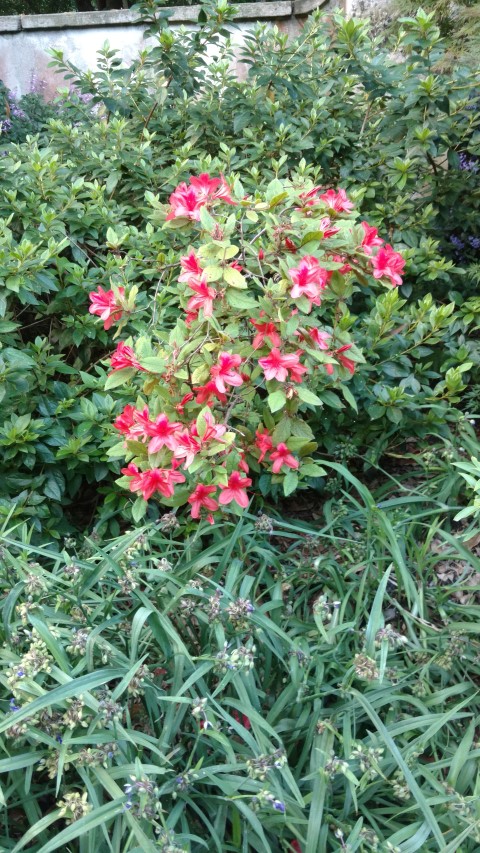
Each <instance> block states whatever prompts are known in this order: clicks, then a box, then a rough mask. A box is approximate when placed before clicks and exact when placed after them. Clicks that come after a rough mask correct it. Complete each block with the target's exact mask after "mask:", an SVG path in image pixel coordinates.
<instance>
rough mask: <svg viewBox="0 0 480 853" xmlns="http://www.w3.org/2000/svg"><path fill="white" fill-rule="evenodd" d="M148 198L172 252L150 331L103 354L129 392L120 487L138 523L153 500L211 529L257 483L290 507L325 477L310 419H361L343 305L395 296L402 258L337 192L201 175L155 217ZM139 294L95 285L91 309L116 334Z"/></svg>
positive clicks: (109, 385) (354, 354) (116, 451)
mask: <svg viewBox="0 0 480 853" xmlns="http://www.w3.org/2000/svg"><path fill="white" fill-rule="evenodd" d="M151 201H152V204H153V205H154V206H155V208H156V209H157V211H158V212H160V213H164V217H165V223H164V226H163V227H164V228H166V229H170V230H171V229H173V230H174V233H175V235H176V236H177V243H178V245H179V248H178V250H176V261H173V262H172V263H169V264H168V279H167V280H166V281H165V284H164V290H163V295H162V303H161V307H160V309H159V310H158V312H157V313H156V318H155V320H154V321H153V322H148V320H149V318H148V317H146V318H145V319H146V321H147V322H146V324H145V330H144V331H143V333H142V334H141V335H140V336H139V337H136V339H135V340H134V341H133V340H132V339H129V340H127V341H121V342H119V343H118V344H117V347H116V350H115V351H114V353H113V354H112V356H111V358H110V367H111V372H110V374H109V376H108V379H107V382H106V389H107V390H109V391H110V390H112V389H114V388H118V387H120V386H121V385H124V384H125V383H129V385H130V387H131V396H132V402H131V403H128V404H127V405H126V406H125V408H124V410H123V411H122V412H121V414H120V415H119V416H118V417H117V418H116V420H115V423H114V426H115V429H116V430H117V431H118V432H119V433H120V434H121V435H122V441H121V442H120V443H119V444H117V445H115V446H114V447H113V448H112V449H111V450H110V451H109V453H110V455H111V456H114V457H116V456H123V455H126V456H127V458H128V460H129V461H128V465H127V466H126V467H124V468H123V469H122V474H123V477H122V479H121V480H120V481H119V482H120V484H121V485H124V486H126V487H128V488H129V490H130V491H131V492H133V493H134V494H136V495H138V499H137V501H136V504H135V506H134V509H133V514H134V518H135V519H137V520H138V519H139V518H140V517H141V516H142V515H143V514H144V512H145V510H146V506H147V505H146V501H148V499H149V498H151V497H152V496H155V497H156V498H158V499H159V500H160V502H161V503H163V504H165V505H167V506H169V507H178V506H181V505H183V504H189V508H190V514H191V516H192V518H194V519H198V518H200V517H201V515H203V514H204V513H206V514H207V518H208V520H209V521H211V522H213V513H215V512H216V511H218V510H219V509H223V508H225V507H228V508H229V509H234V510H235V511H238V510H242V509H245V508H246V507H247V506H248V503H249V496H250V494H251V492H250V487H251V486H253V485H254V480H255V487H257V488H258V486H260V489H261V491H262V492H263V493H264V494H266V493H269V492H270V490H271V489H270V486H271V485H272V486H275V485H277V484H281V486H282V490H283V494H284V495H287V496H288V495H290V494H291V493H292V492H294V491H295V490H296V488H297V487H299V486H300V487H302V486H305V485H308V483H309V481H310V480H311V479H312V478H318V477H319V476H321V475H323V474H324V473H325V471H324V469H322V468H321V467H320V466H319V465H318V464H317V463H316V462H315V459H314V456H313V455H312V454H314V453H315V450H316V449H317V446H318V441H317V437H316V435H315V434H314V432H313V431H312V429H311V427H310V424H309V421H310V419H311V417H312V412H315V411H316V410H319V409H320V410H321V408H322V407H323V406H324V405H325V404H326V403H328V402H330V403H331V401H332V399H333V400H334V401H335V400H336V399H337V398H338V399H340V400H345V401H346V403H347V404H348V405H349V406H350V407H351V408H352V409H353V410H356V409H357V403H356V400H355V398H354V396H353V395H352V393H351V391H350V390H349V387H348V380H349V379H350V378H351V376H352V375H353V374H354V373H355V371H356V370H357V369H360V370H361V368H362V362H364V358H363V355H362V353H361V351H360V350H359V348H358V347H357V345H356V342H355V339H354V337H353V336H352V334H351V333H350V330H349V324H348V322H345V318H348V307H347V306H348V303H349V302H351V300H352V297H354V296H355V295H356V294H357V293H361V291H362V289H371V288H375V289H379V290H381V289H382V288H392V287H397V286H398V285H401V283H402V273H403V270H404V267H405V261H404V259H403V258H402V256H401V255H400V254H399V253H398V252H396V251H395V250H394V249H393V248H392V246H390V245H389V244H385V242H384V240H383V238H382V237H381V236H379V234H378V232H377V229H376V228H373V227H371V226H369V225H368V223H367V222H365V221H362V222H358V218H357V214H356V213H355V212H354V204H353V202H352V201H351V200H350V199H349V198H348V196H347V194H346V192H345V190H343V189H339V190H334V189H328V190H326V189H325V188H322V187H318V186H314V187H309V186H307V185H305V184H304V183H298V184H296V183H295V182H290V181H283V182H282V181H278V180H274V181H272V182H271V183H270V184H269V185H268V187H267V189H266V192H265V193H257V194H256V195H251V196H248V195H245V193H244V189H243V187H242V185H241V183H240V181H238V180H237V181H236V182H235V184H234V185H233V188H232V187H230V185H229V184H228V183H227V181H226V180H225V178H224V177H218V178H215V177H210V176H209V175H208V174H206V173H204V174H201V175H200V176H193V177H191V178H190V181H189V183H188V184H186V183H185V182H183V183H181V184H180V185H179V186H178V187H177V189H176V190H175V191H174V192H173V193H172V194H171V195H170V200H169V204H168V205H167V206H164V210H162V203H161V201H160V200H158V199H157V198H156V197H153V198H151ZM182 252H183V253H182ZM135 296H136V290H134V291H133V292H131V293H130V295H127V294H126V292H125V289H124V288H123V287H117V288H114V289H112V290H109V291H105V290H104V289H103V288H102V287H99V288H98V289H97V291H95V292H93V293H91V294H90V301H91V306H90V312H91V313H92V314H94V315H98V316H99V317H100V318H101V320H103V324H104V328H105V329H107V330H111V328H112V326H113V325H117V326H119V328H120V329H121V327H122V324H123V323H124V322H125V321H126V319H127V317H128V315H129V314H131V313H132V312H133V311H134V310H135V304H134V300H135ZM151 308H152V306H150V310H149V312H148V313H151ZM153 308H154V311H155V306H153ZM172 310H173V316H175V317H177V318H178V319H176V322H174V323H173V324H171V328H168V326H169V323H168V317H169V316H171V312H172Z"/></svg>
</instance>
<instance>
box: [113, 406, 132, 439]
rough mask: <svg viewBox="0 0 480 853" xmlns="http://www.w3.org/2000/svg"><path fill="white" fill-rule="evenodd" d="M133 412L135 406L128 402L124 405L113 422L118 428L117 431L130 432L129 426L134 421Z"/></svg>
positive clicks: (125, 433)
mask: <svg viewBox="0 0 480 853" xmlns="http://www.w3.org/2000/svg"><path fill="white" fill-rule="evenodd" d="M134 412H135V406H131V405H130V403H129V404H128V406H125V408H124V410H123V412H121V413H120V414H119V415H117V417H116V418H115V420H114V422H113V426H114V427H115V429H118V431H119V432H123V434H124V435H127V434H128V433H129V432H130V428H131V427H132V426H133V424H134V423H135V419H134Z"/></svg>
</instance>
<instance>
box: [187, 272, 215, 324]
mask: <svg viewBox="0 0 480 853" xmlns="http://www.w3.org/2000/svg"><path fill="white" fill-rule="evenodd" d="M187 285H188V287H190V288H191V289H192V290H194V291H195V293H196V294H197V295H196V296H191V297H190V299H189V300H188V303H187V312H188V313H189V314H196V316H198V312H199V311H200V309H203V316H204V317H211V316H212V315H213V301H214V299H215V297H216V296H217V291H216V290H215V288H214V287H210V286H209V284H208V283H207V281H206V279H204V278H203V276H202V277H201V278H191V279H190V280H189V281H188V282H187Z"/></svg>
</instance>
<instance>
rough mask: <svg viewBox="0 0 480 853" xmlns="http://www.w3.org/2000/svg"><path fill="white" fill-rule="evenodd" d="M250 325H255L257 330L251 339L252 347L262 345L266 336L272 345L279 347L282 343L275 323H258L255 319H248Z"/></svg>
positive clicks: (256, 347)
mask: <svg viewBox="0 0 480 853" xmlns="http://www.w3.org/2000/svg"><path fill="white" fill-rule="evenodd" d="M250 322H251V324H252V326H255V328H256V330H257V334H256V335H255V337H254V339H253V341H252V347H253V349H260V347H263V344H264V342H265V338H268V340H269V342H270V344H271V345H272V346H274V347H279V346H280V344H281V343H282V339H281V337H280V335H279V333H278V330H277V327H276V325H275V323H271V322H266V323H260V322H258V321H257V320H252V319H250Z"/></svg>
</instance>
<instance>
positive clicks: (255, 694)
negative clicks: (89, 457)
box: [0, 463, 480, 853]
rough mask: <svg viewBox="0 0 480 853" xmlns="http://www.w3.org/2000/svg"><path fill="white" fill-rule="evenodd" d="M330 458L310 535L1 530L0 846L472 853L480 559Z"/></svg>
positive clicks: (302, 529)
mask: <svg viewBox="0 0 480 853" xmlns="http://www.w3.org/2000/svg"><path fill="white" fill-rule="evenodd" d="M331 467H332V470H333V471H334V473H335V474H336V475H337V476H338V478H339V480H340V481H341V483H342V484H343V488H342V490H343V498H342V499H341V500H335V501H334V500H331V501H330V502H329V503H327V505H326V506H325V521H324V523H323V524H322V525H321V526H320V525H317V526H309V525H305V524H301V523H298V522H295V521H292V522H291V523H288V522H285V521H280V520H278V519H276V518H268V517H267V516H266V515H263V516H260V517H258V518H255V517H252V516H250V515H249V514H248V513H247V514H246V515H245V516H244V517H243V518H241V519H239V520H236V522H235V523H233V522H232V523H231V524H228V525H227V524H224V525H220V526H214V527H213V528H211V527H210V526H209V525H206V526H202V527H201V528H200V529H199V530H197V531H196V532H195V533H194V534H193V535H191V536H189V537H186V538H185V535H184V531H183V530H182V529H180V530H179V529H178V527H176V524H177V522H176V521H175V519H174V517H173V516H172V515H171V514H168V515H167V516H164V517H163V518H162V519H161V521H160V523H159V524H157V525H155V526H150V527H148V526H147V527H144V528H141V529H137V530H133V531H131V532H129V533H126V534H125V535H123V536H121V537H120V538H118V539H116V540H114V541H112V542H99V541H95V540H94V539H89V540H87V541H86V542H85V544H84V545H83V547H82V549H81V550H80V551H79V552H78V553H76V552H75V549H74V546H73V542H71V541H68V542H67V543H66V546H65V551H64V552H62V553H61V554H59V553H53V552H51V551H50V550H49V549H48V548H46V547H43V548H40V547H34V546H31V545H29V544H28V534H27V531H26V530H23V531H22V529H20V530H18V529H17V530H16V531H13V532H12V531H9V530H8V529H7V528H6V529H5V530H4V532H3V534H2V543H3V544H2V557H1V567H2V568H1V571H2V586H3V588H4V590H5V596H4V598H3V601H2V616H3V626H4V627H3V632H4V645H3V647H2V650H1V666H2V672H1V675H0V682H1V684H2V705H3V711H4V713H3V714H2V719H1V723H0V728H1V731H2V733H3V735H2V737H3V738H5V740H4V755H3V757H2V758H1V759H0V773H1V784H2V792H3V794H2V796H3V799H4V802H5V805H6V810H5V812H4V815H5V820H4V823H3V828H2V830H1V836H0V844H1V846H2V849H3V850H5V851H20V850H22V849H26V850H32V851H38V853H40V851H41V853H48V851H53V850H57V849H61V848H64V849H68V850H69V851H70V850H71V851H79V853H87V851H88V853H91V851H102V853H103V851H111V853H127V852H128V853H131V852H132V851H143V852H144V853H145V851H150V850H152V851H154V850H163V851H170V853H172V851H182V850H186V851H202V850H207V849H208V850H215V851H218V853H224V851H240V850H241V851H245V853H247V851H258V853H268V851H272V853H276V851H294V850H297V851H298V850H302V851H303V853H318V851H321V850H322V851H323V850H345V849H349V850H358V851H364V853H367V851H372V850H381V851H387V850H388V851H394V850H398V851H405V853H406V851H412V853H413V851H417V850H422V851H436V850H442V851H454V850H462V851H474V850H477V849H478V844H479V834H478V822H477V816H476V810H477V798H476V791H477V789H478V755H479V750H478V747H477V743H476V721H477V719H478V714H479V710H480V709H479V704H480V698H479V696H478V688H477V684H478V678H479V676H480V661H479V647H478V641H477V635H478V605H477V604H476V600H475V587H472V585H471V584H472V573H473V574H474V573H475V572H479V571H480V565H479V559H478V557H476V556H475V554H474V553H472V550H471V549H472V547H473V545H472V541H471V540H470V541H468V538H469V537H468V534H465V536H464V537H463V540H462V541H463V542H464V543H465V542H467V544H462V541H460V539H459V538H457V537H455V536H454V535H453V534H452V533H451V532H449V530H450V527H449V521H448V519H449V517H450V512H453V511H454V510H455V507H452V508H450V509H448V508H447V507H446V506H445V504H443V503H442V502H441V501H439V500H437V499H436V498H430V499H429V498H428V497H425V495H424V494H422V493H421V490H420V489H417V488H415V487H411V486H409V487H408V488H407V487H406V486H403V485H402V484H401V483H400V482H393V483H392V485H391V486H389V488H388V489H387V488H384V489H383V490H382V489H379V490H378V492H377V493H376V494H375V495H374V494H373V493H372V492H371V491H369V489H367V488H366V487H365V486H364V485H362V483H360V482H359V481H358V480H356V479H355V478H354V477H353V476H352V475H351V474H350V473H349V472H348V470H347V469H346V468H344V467H342V466H340V465H337V464H336V463H331ZM438 518H443V520H444V525H443V527H441V526H440V524H439V522H438V521H437V519H438ZM206 528H208V529H206ZM22 534H23V536H22ZM22 538H23V540H24V541H23V542H22V541H21V540H22ZM452 567H453V568H452ZM449 573H450V574H449ZM476 577H477V578H478V574H477V575H476ZM452 581H454V583H453V584H452ZM473 583H475V580H474V581H473ZM345 845H346V846H345Z"/></svg>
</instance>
